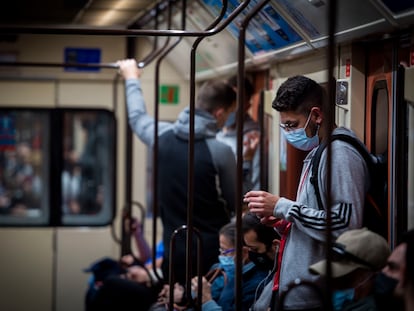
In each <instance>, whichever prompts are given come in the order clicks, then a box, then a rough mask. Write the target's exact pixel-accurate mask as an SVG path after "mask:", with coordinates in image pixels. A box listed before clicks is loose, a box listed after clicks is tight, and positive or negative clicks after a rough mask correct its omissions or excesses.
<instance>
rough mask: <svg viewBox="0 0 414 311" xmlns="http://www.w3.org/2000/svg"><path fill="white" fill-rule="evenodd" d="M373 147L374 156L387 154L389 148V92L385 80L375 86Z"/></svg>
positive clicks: (372, 117)
mask: <svg viewBox="0 0 414 311" xmlns="http://www.w3.org/2000/svg"><path fill="white" fill-rule="evenodd" d="M371 120H372V129H371V131H372V137H373V141H372V145H371V152H372V153H374V154H384V155H386V154H387V148H388V90H387V83H386V81H385V80H381V81H377V82H376V83H375V85H374V92H373V98H372V116H371Z"/></svg>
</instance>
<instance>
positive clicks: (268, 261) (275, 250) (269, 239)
mask: <svg viewBox="0 0 414 311" xmlns="http://www.w3.org/2000/svg"><path fill="white" fill-rule="evenodd" d="M242 231H243V239H244V243H245V246H246V248H247V249H248V257H249V259H250V260H251V261H252V262H253V263H254V264H255V265H256V267H257V268H258V269H261V270H262V271H264V272H265V273H266V276H265V277H264V278H263V279H262V281H261V282H260V284H259V285H258V287H257V288H256V291H255V297H254V300H253V303H252V304H251V305H250V306H249V307H250V308H249V310H254V311H267V310H268V309H269V307H270V306H271V300H272V298H273V297H274V296H275V295H274V292H273V279H274V277H275V273H276V271H277V270H278V260H277V259H278V254H279V246H280V235H279V233H278V232H277V231H276V230H275V229H274V228H273V227H270V226H267V225H264V224H263V223H261V221H260V218H258V217H257V216H256V215H255V214H253V213H251V212H248V213H246V214H245V215H244V216H243V218H242Z"/></svg>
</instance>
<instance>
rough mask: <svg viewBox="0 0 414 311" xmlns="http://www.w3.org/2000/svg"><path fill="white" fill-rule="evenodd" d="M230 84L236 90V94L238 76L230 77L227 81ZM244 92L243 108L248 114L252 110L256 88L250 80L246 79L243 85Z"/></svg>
mask: <svg viewBox="0 0 414 311" xmlns="http://www.w3.org/2000/svg"><path fill="white" fill-rule="evenodd" d="M227 82H228V84H230V86H231V87H232V88H233V89H234V91H235V92H237V75H235V76H232V77H230V78H229V79H228V80H227ZM242 87H243V90H244V103H243V108H244V111H245V112H247V111H248V110H249V109H250V106H251V99H252V96H253V94H254V86H253V84H252V82H251V81H250V79H249V78H247V77H245V78H244V83H243V84H242Z"/></svg>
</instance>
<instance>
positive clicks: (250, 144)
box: [243, 131, 260, 161]
mask: <svg viewBox="0 0 414 311" xmlns="http://www.w3.org/2000/svg"><path fill="white" fill-rule="evenodd" d="M259 138H260V133H259V132H257V131H251V132H248V133H247V134H245V135H244V138H243V159H244V160H245V161H251V160H252V159H253V157H254V154H255V152H256V149H257V146H258V145H259V141H260V139H259Z"/></svg>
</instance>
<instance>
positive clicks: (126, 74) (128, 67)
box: [116, 59, 142, 80]
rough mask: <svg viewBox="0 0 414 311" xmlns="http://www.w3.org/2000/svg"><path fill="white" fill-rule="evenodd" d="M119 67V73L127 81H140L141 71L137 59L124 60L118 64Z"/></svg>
mask: <svg viewBox="0 0 414 311" xmlns="http://www.w3.org/2000/svg"><path fill="white" fill-rule="evenodd" d="M116 64H117V65H118V66H119V69H118V72H119V74H120V75H121V76H122V77H123V78H124V79H125V80H127V79H139V78H140V77H141V73H142V72H141V70H140V69H139V68H138V65H137V62H136V60H135V59H124V60H119V61H117V62H116Z"/></svg>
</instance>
